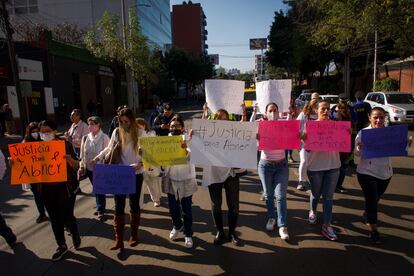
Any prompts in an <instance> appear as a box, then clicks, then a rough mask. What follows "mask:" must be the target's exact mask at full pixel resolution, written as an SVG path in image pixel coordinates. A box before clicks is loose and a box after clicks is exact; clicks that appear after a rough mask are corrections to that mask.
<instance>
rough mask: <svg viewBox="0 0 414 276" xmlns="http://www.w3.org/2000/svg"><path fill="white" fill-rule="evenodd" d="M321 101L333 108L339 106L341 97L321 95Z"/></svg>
mask: <svg viewBox="0 0 414 276" xmlns="http://www.w3.org/2000/svg"><path fill="white" fill-rule="evenodd" d="M319 97H320V98H321V100H325V101H327V102H328V103H329V107H330V108H332V107H334V106H335V105H337V104H338V101H339V96H338V95H319Z"/></svg>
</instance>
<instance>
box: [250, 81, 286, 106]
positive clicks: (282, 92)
mask: <svg viewBox="0 0 414 276" xmlns="http://www.w3.org/2000/svg"><path fill="white" fill-rule="evenodd" d="M291 91H292V80H290V79H288V80H268V81H261V82H258V83H256V102H257V104H258V106H259V112H260V113H265V112H266V110H265V109H266V105H267V104H268V103H272V102H273V103H276V104H277V106H278V107H279V112H288V111H289V103H290V93H291Z"/></svg>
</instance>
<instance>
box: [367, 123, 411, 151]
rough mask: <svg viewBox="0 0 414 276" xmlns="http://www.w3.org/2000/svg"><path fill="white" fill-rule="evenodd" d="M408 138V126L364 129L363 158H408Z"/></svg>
mask: <svg viewBox="0 0 414 276" xmlns="http://www.w3.org/2000/svg"><path fill="white" fill-rule="evenodd" d="M407 136H408V126H407V125H400V126H391V127H381V128H371V129H363V130H362V131H361V142H362V158H363V159H371V158H379V157H389V156H407V154H408V152H407Z"/></svg>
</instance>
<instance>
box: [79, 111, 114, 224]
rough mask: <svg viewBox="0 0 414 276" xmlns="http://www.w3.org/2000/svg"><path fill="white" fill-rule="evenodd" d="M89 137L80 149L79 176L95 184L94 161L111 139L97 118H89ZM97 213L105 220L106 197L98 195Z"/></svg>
mask: <svg viewBox="0 0 414 276" xmlns="http://www.w3.org/2000/svg"><path fill="white" fill-rule="evenodd" d="M87 122H88V130H89V133H88V135H85V136H83V137H82V141H81V147H80V159H81V161H80V167H79V175H86V176H87V177H88V178H89V180H90V181H91V184H93V166H92V163H91V161H92V159H93V158H95V156H97V155H98V154H99V153H100V152H101V151H102V150H103V149H104V148H106V147H107V146H108V144H109V137H108V135H106V134H105V133H103V131H102V129H101V128H102V120H101V118H99V117H97V116H92V117H89V118H88V121H87ZM95 198H96V212H95V213H94V214H95V215H97V216H98V219H99V220H101V221H102V220H103V219H104V214H105V209H106V195H104V194H103V195H100V194H96V195H95Z"/></svg>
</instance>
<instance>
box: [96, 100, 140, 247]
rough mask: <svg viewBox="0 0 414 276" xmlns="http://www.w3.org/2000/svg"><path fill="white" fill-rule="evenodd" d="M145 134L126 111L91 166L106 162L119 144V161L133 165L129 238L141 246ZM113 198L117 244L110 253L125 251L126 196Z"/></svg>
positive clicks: (134, 244) (130, 242)
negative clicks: (141, 146)
mask: <svg viewBox="0 0 414 276" xmlns="http://www.w3.org/2000/svg"><path fill="white" fill-rule="evenodd" d="M143 135H145V133H144V131H142V130H141V129H139V127H138V124H137V122H136V119H135V116H134V112H133V111H132V110H131V109H129V108H124V109H122V110H121V111H120V112H119V127H118V128H116V129H115V130H114V132H113V133H112V136H111V140H110V141H109V145H108V146H107V147H106V148H105V149H104V150H103V151H102V152H101V153H99V154H98V155H97V156H96V157H95V158H94V159H93V160H92V165H94V164H96V163H97V162H99V161H100V160H103V159H104V158H105V156H107V154H108V153H111V151H112V150H113V149H115V146H116V145H118V146H119V147H120V151H117V152H118V153H119V156H118V157H119V159H120V163H119V165H127V166H132V167H133V168H134V169H135V171H136V178H135V185H136V191H135V193H134V194H130V195H128V197H129V207H130V209H131V213H130V222H131V236H130V238H129V245H130V246H137V245H138V227H139V224H140V220H141V209H140V205H139V200H140V195H141V188H142V181H143V177H142V173H143V166H142V162H141V156H140V154H139V145H138V138H139V137H140V136H143ZM117 159H118V158H117ZM114 198H115V218H114V232H115V243H114V245H113V246H112V247H111V250H117V249H123V248H124V229H125V202H126V195H115V196H114Z"/></svg>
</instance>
